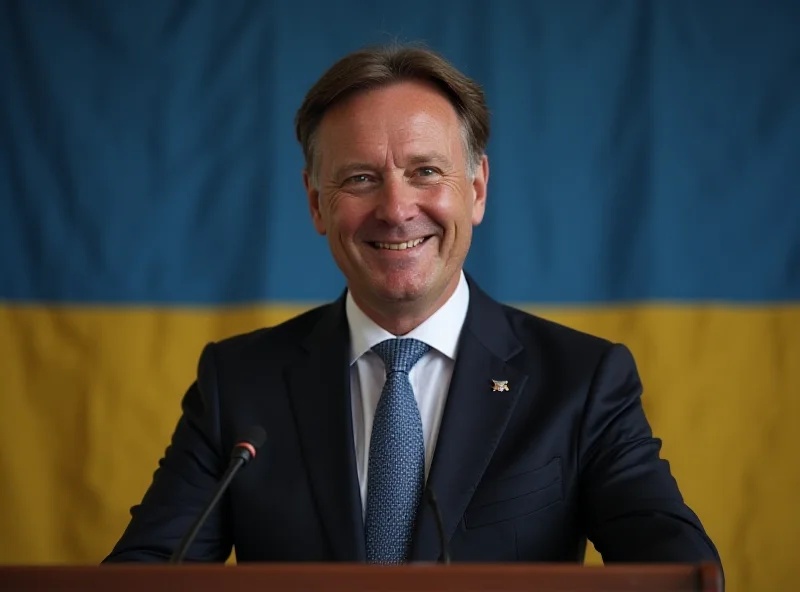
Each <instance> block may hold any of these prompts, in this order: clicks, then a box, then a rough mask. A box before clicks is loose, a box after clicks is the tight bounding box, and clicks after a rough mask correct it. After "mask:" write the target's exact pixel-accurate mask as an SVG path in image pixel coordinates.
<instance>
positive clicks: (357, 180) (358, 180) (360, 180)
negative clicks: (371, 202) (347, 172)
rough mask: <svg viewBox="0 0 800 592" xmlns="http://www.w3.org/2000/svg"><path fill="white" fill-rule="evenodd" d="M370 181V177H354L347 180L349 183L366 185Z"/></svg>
mask: <svg viewBox="0 0 800 592" xmlns="http://www.w3.org/2000/svg"><path fill="white" fill-rule="evenodd" d="M367 181H369V175H353V176H352V177H348V178H347V182H348V183H366V182H367Z"/></svg>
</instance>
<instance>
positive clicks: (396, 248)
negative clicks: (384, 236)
mask: <svg viewBox="0 0 800 592" xmlns="http://www.w3.org/2000/svg"><path fill="white" fill-rule="evenodd" d="M424 240H425V239H424V238H415V239H414V240H412V241H408V242H405V243H375V246H376V247H377V248H379V249H390V250H392V251H404V250H405V249H410V248H411V247H416V246H417V245H418V244H420V243H422V241H424Z"/></svg>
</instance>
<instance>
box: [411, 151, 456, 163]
mask: <svg viewBox="0 0 800 592" xmlns="http://www.w3.org/2000/svg"><path fill="white" fill-rule="evenodd" d="M408 162H409V164H428V163H431V164H450V159H449V158H448V157H447V156H446V155H445V154H443V153H441V152H436V151H433V152H424V153H421V154H412V155H411V156H410V157H409V159H408Z"/></svg>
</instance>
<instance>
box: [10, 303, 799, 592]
mask: <svg viewBox="0 0 800 592" xmlns="http://www.w3.org/2000/svg"><path fill="white" fill-rule="evenodd" d="M301 310H303V309H302V308H300V307H290V306H272V307H269V306H264V307H252V308H240V309H214V308H207V309H192V310H189V309H166V308H162V309H148V308H133V307H131V308H125V309H112V308H108V309H95V308H86V307H37V306H10V305H3V306H0V377H2V378H0V385H2V391H1V392H2V397H3V413H2V415H0V472H1V473H0V474H2V475H3V480H2V482H0V532H2V533H3V536H2V537H1V538H0V561H1V562H2V563H6V564H7V563H72V564H74V563H90V564H93V563H98V562H99V561H100V560H101V559H102V558H103V557H104V556H105V554H106V553H107V552H108V551H109V550H110V549H111V547H112V546H113V544H114V542H115V541H116V539H117V537H118V536H119V535H120V534H121V532H122V530H123V528H124V527H125V524H126V523H127V520H128V510H129V508H130V506H131V505H133V504H135V503H137V502H138V500H139V499H140V498H141V496H142V494H143V492H144V490H145V488H146V487H147V485H148V484H149V482H150V478H151V477H152V473H153V471H154V470H155V468H156V465H157V462H158V459H159V457H160V456H161V454H162V453H163V451H164V448H165V446H166V444H167V442H168V439H169V437H170V435H171V432H172V429H173V427H174V424H175V421H176V420H177V417H178V414H179V411H180V410H179V403H180V399H181V397H182V396H183V394H184V392H185V390H186V388H187V387H188V386H189V384H190V382H191V381H192V380H193V378H194V371H195V367H196V364H197V357H198V355H199V353H200V351H201V349H202V347H203V345H204V344H205V343H206V342H208V341H210V340H215V339H220V338H223V337H226V336H229V335H232V334H235V333H239V332H243V331H249V330H252V329H255V328H257V327H261V326H267V325H272V324H275V323H278V322H280V321H282V320H284V319H286V318H288V317H289V316H291V315H294V314H297V313H298V312H300V311H301ZM529 310H531V312H536V313H538V314H541V315H542V316H545V317H547V318H550V319H553V320H555V321H558V322H562V323H565V324H567V325H569V326H572V327H574V328H577V329H580V330H584V331H587V332H590V333H593V334H597V335H600V336H603V337H606V338H608V339H611V340H614V341H619V342H623V343H625V344H627V345H628V346H629V347H630V348H631V350H632V351H633V353H634V355H635V356H636V359H637V362H638V364H639V370H640V372H641V375H642V378H643V381H644V385H645V396H644V405H645V409H646V411H647V414H648V417H649V418H650V421H651V423H652V425H653V427H654V430H655V432H656V435H657V436H660V437H662V438H663V439H664V456H665V457H666V458H668V459H669V460H670V461H671V464H672V468H673V471H674V473H675V475H676V477H677V478H678V481H679V484H680V486H681V488H682V491H683V493H684V495H685V497H686V499H687V501H688V503H689V504H690V505H691V506H692V507H693V509H694V510H695V511H696V512H697V513H698V514H699V515H700V517H701V519H702V520H703V522H704V524H705V525H706V527H707V529H708V530H709V533H710V534H711V536H712V537H713V539H714V541H715V542H716V543H717V545H718V547H719V551H720V553H721V555H722V558H723V562H724V567H725V570H726V576H727V583H728V589H729V590H731V591H732V592H737V591H739V592H747V591H749V590H786V589H791V588H792V587H793V581H794V577H793V573H792V571H793V567H794V565H793V559H794V549H796V548H798V547H800V509H798V504H797V502H796V497H797V495H796V494H797V492H798V491H800V462H799V461H798V458H797V452H796V448H797V447H796V445H795V444H792V442H793V441H794V438H795V436H796V434H798V433H800V306H785V307H769V308H768V307H763V308H759V307H753V306H747V307H722V306H711V305H707V306H705V305H697V306H668V305H647V306H641V307H614V308H594V309H588V308H587V309H565V308H559V309H539V308H536V309H533V308H529ZM598 560H599V559H598V557H597V555H596V553H595V552H594V551H590V553H589V556H588V561H589V562H592V563H594V562H597V561H598Z"/></svg>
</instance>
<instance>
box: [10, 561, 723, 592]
mask: <svg viewBox="0 0 800 592" xmlns="http://www.w3.org/2000/svg"><path fill="white" fill-rule="evenodd" d="M0 590H3V591H4V592H5V591H9V592H10V591H12V590H13V591H15V590H37V591H38V590H42V591H44V590H55V591H64V592H66V591H76V592H77V591H80V592H91V591H93V590H103V591H113V592H128V591H131V592H132V591H134V590H135V591H137V592H138V591H146V592H162V591H163V592H177V591H178V590H192V591H193V592H202V591H203V590H214V591H215V592H218V591H225V592H229V591H230V592H235V591H239V590H242V591H247V592H256V591H258V590H328V591H342V592H344V591H347V592H354V591H358V590H374V591H386V592H390V591H391V592H400V591H406V590H407V591H414V592H427V591H433V590H459V591H475V592H477V591H481V592H485V591H490V590H491V591H497V592H511V591H518V592H523V591H530V592H534V591H535V592H566V591H570V592H600V591H603V592H638V591H642V592H643V591H645V590H647V591H648V592H690V591H698V592H721V591H722V582H721V573H720V569H719V567H718V566H716V565H714V564H703V565H613V566H605V567H604V566H578V565H541V564H521V563H515V564H501V565H497V564H453V565H438V564H430V565H427V564H418V565H409V566H396V567H394V566H393V567H381V566H370V565H363V564H261V565H258V564H246V565H238V566H223V565H192V564H184V565H179V566H178V565H145V564H136V565H134V564H116V565H102V566H9V567H0Z"/></svg>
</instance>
